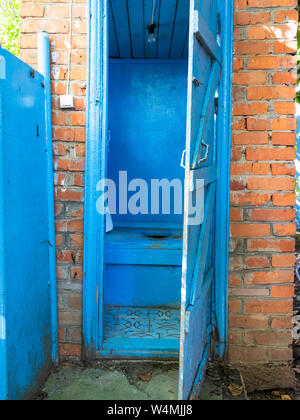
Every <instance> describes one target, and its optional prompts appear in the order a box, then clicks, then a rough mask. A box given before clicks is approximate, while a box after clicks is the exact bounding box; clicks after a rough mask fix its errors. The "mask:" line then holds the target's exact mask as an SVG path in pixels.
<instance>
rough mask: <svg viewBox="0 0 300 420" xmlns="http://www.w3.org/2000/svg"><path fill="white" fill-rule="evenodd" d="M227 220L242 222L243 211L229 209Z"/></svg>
mask: <svg viewBox="0 0 300 420" xmlns="http://www.w3.org/2000/svg"><path fill="white" fill-rule="evenodd" d="M229 219H230V221H231V222H241V221H242V220H243V211H242V210H240V209H230V216H229Z"/></svg>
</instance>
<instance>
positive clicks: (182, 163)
mask: <svg viewBox="0 0 300 420" xmlns="http://www.w3.org/2000/svg"><path fill="white" fill-rule="evenodd" d="M185 157H186V149H184V151H183V152H182V156H181V162H180V166H181V167H182V168H183V169H185Z"/></svg>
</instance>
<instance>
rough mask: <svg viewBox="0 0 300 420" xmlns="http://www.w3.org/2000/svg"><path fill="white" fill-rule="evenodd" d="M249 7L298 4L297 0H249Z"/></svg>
mask: <svg viewBox="0 0 300 420" xmlns="http://www.w3.org/2000/svg"><path fill="white" fill-rule="evenodd" d="M247 3H248V6H249V7H284V6H297V4H298V2H297V0H248V1H247Z"/></svg>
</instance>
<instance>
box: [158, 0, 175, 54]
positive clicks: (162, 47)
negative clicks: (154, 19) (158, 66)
mask: <svg viewBox="0 0 300 420" xmlns="http://www.w3.org/2000/svg"><path fill="white" fill-rule="evenodd" d="M177 3H178V0H161V6H160V15H159V26H158V35H157V36H158V44H157V57H159V58H168V57H169V53H170V49H171V42H172V37H173V29H174V21H175V18H176V12H177Z"/></svg>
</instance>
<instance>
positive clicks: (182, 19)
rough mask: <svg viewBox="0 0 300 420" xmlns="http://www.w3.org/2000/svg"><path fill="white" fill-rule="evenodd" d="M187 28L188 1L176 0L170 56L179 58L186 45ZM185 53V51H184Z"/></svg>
mask: <svg viewBox="0 0 300 420" xmlns="http://www.w3.org/2000/svg"><path fill="white" fill-rule="evenodd" d="M188 28H189V2H188V1H187V0H178V6H177V13H176V18H175V25H174V31H173V37H172V41H171V49H170V54H169V56H170V58H181V57H182V54H183V51H184V49H185V47H187V31H188ZM186 53H187V52H186Z"/></svg>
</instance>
